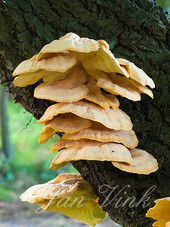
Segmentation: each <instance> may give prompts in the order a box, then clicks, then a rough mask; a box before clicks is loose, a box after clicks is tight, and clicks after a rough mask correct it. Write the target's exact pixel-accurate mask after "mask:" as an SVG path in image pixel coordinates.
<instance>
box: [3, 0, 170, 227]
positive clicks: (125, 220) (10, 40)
mask: <svg viewBox="0 0 170 227" xmlns="http://www.w3.org/2000/svg"><path fill="white" fill-rule="evenodd" d="M168 26H169V25H168V20H167V15H166V14H165V13H164V12H163V10H162V9H161V8H160V7H158V6H157V5H156V4H155V2H153V1H151V0H114V1H113V0H105V1H104V0H77V1H75V0H73V1H70V0H58V1H55V0H32V1H28V0H22V1H21V0H7V1H2V0H1V1H0V69H1V83H2V84H3V85H4V86H7V87H8V89H9V92H10V93H12V94H13V97H14V100H15V102H18V103H21V105H22V106H23V107H24V108H25V109H26V110H27V111H29V112H31V113H32V114H33V115H34V116H35V117H36V118H37V119H38V118H40V117H41V116H42V114H43V113H44V111H45V109H46V108H47V107H48V106H49V105H50V104H51V103H50V102H49V101H44V100H38V99H35V98H33V90H34V88H35V85H34V86H27V87H26V88H16V87H14V86H13V84H12V80H13V78H12V76H11V71H12V70H13V69H14V67H16V66H17V65H18V64H19V63H20V62H21V61H23V60H24V59H26V58H28V57H31V56H32V55H33V54H35V53H37V52H38V51H39V50H40V49H41V47H42V46H43V45H44V44H46V43H48V42H50V41H52V40H54V39H56V38H59V37H60V36H62V35H64V34H65V33H67V32H75V33H77V34H78V35H80V36H84V37H89V38H93V39H104V40H106V41H107V42H108V43H109V44H110V47H111V50H112V51H113V53H114V54H115V56H116V57H123V58H126V59H128V60H130V61H132V62H134V63H135V64H136V65H137V66H139V67H140V68H142V69H143V70H144V71H145V72H146V73H147V74H148V75H149V76H150V77H152V78H153V80H154V82H155V84H156V88H155V89H154V100H152V99H150V98H148V97H146V96H143V97H142V100H141V102H135V103H134V102H132V101H129V100H127V99H125V98H124V99H122V98H120V102H121V105H120V107H121V109H122V110H123V111H125V112H126V113H127V114H128V115H129V116H130V117H131V119H132V122H133V124H134V130H135V132H136V134H137V136H138V138H139V141H140V144H139V147H140V148H142V149H145V150H147V151H148V152H150V153H152V154H153V155H154V156H155V157H156V158H157V160H158V162H159V170H158V171H157V172H156V173H153V174H150V175H149V176H144V175H137V174H130V173H125V172H123V171H120V170H118V169H116V168H114V167H113V166H112V165H111V163H110V162H96V161H79V162H74V163H73V165H74V166H75V168H77V169H78V171H79V172H80V173H81V174H82V176H83V177H84V178H85V179H86V180H87V181H88V182H89V183H90V184H91V185H92V187H93V189H94V191H95V193H96V194H97V195H98V196H99V198H100V200H99V202H100V204H103V203H104V201H105V199H106V198H107V196H108V198H107V199H109V201H110V203H108V204H106V203H105V206H104V204H103V206H104V210H106V211H107V212H108V214H109V216H110V218H111V219H113V220H114V221H116V222H118V223H120V224H122V225H123V226H124V227H135V226H137V227H140V226H141V227H142V226H143V227H146V226H147V227H148V226H151V223H152V221H151V220H149V219H147V218H145V213H146V211H147V209H148V208H149V207H151V206H153V201H154V200H155V199H157V198H160V197H165V196H169V194H170V183H169V179H170V152H169V150H168V148H169V139H170V136H169V135H170V134H169V133H168V130H169V122H170V118H169V116H168V113H169V112H170V111H169V112H168V103H170V102H169V101H170V100H169V96H168V82H169V81H168V64H169V50H168V45H169V46H170V43H168V42H169V40H170V38H169V37H170V36H169V35H168ZM127 185H129V186H127ZM154 185H156V186H155V188H154ZM116 186H117V187H116ZM111 187H112V188H113V189H114V187H115V190H113V189H111ZM151 187H152V188H151ZM149 189H150V195H149V197H150V198H149V200H148V203H149V206H147V207H143V206H144V205H146V204H144V202H142V201H140V199H141V198H142V196H143V195H144V193H145V192H146V191H147V190H149ZM151 190H152V191H151ZM120 191H121V192H120ZM125 191H126V194H125ZM118 192H120V193H118ZM132 196H134V197H135V198H136V202H137V203H138V204H136V205H135V206H134V204H133V206H132V204H131V207H129V206H130V205H129V204H130V202H128V203H127V204H126V205H125V203H124V204H123V205H122V206H120V203H119V206H118V203H116V202H117V201H120V202H121V203H122V202H125V200H126V198H128V197H132ZM121 198H122V200H121ZM144 199H146V198H143V200H144ZM107 202H108V201H107ZM145 202H146V201H145ZM147 205H148V204H147Z"/></svg>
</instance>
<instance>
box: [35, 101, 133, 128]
mask: <svg viewBox="0 0 170 227" xmlns="http://www.w3.org/2000/svg"><path fill="white" fill-rule="evenodd" d="M62 113H73V114H75V115H77V116H80V117H82V118H86V119H89V120H92V121H97V122H99V123H101V124H103V125H105V126H106V127H107V128H111V129H115V130H127V131H128V130H131V129H132V122H131V120H130V118H129V116H128V115H127V114H126V113H124V112H123V111H122V110H120V109H109V110H107V111H106V110H104V109H103V108H102V107H100V106H98V105H96V104H93V103H90V102H86V101H78V102H74V103H64V104H61V103H57V104H54V105H52V106H50V107H48V108H47V110H46V111H45V113H44V115H43V116H42V117H41V118H40V120H39V121H38V123H39V124H43V123H45V122H46V121H48V120H51V119H52V118H53V117H54V116H57V115H58V114H62Z"/></svg>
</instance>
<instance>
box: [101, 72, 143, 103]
mask: <svg viewBox="0 0 170 227" xmlns="http://www.w3.org/2000/svg"><path fill="white" fill-rule="evenodd" d="M126 79H127V78H125V77H122V76H120V75H118V74H111V75H110V76H105V77H101V78H99V79H98V80H97V86H99V87H101V88H103V89H104V90H106V91H107V92H110V93H112V94H114V95H121V96H122V97H126V98H127V99H130V100H133V101H139V100H140V99H141V95H140V92H139V91H138V89H137V88H136V87H135V86H134V85H132V84H130V83H128V82H127V80H128V79H127V80H126Z"/></svg>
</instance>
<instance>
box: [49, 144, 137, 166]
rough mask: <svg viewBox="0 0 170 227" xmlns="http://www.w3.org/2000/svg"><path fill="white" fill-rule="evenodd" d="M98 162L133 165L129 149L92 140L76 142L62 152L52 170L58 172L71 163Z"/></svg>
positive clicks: (56, 158)
mask: <svg viewBox="0 0 170 227" xmlns="http://www.w3.org/2000/svg"><path fill="white" fill-rule="evenodd" d="M78 160H96V161H123V162H126V163H131V164H132V163H133V160H132V158H131V154H130V152H129V151H128V149H127V148H126V147H125V146H123V145H120V144H116V143H102V142H98V141H92V140H80V141H76V142H75V145H73V146H71V147H70V148H67V149H63V150H61V151H60V152H59V153H58V154H57V156H56V157H55V159H54V160H53V161H52V163H51V166H50V169H54V170H57V169H58V168H60V167H61V165H62V166H63V165H66V164H68V162H71V161H78Z"/></svg>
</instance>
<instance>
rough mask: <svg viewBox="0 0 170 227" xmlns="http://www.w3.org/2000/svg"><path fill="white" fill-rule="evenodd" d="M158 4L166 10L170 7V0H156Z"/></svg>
mask: <svg viewBox="0 0 170 227" xmlns="http://www.w3.org/2000/svg"><path fill="white" fill-rule="evenodd" d="M156 2H157V4H158V5H160V6H162V7H163V8H164V9H165V10H168V9H169V8H170V0H156Z"/></svg>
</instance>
